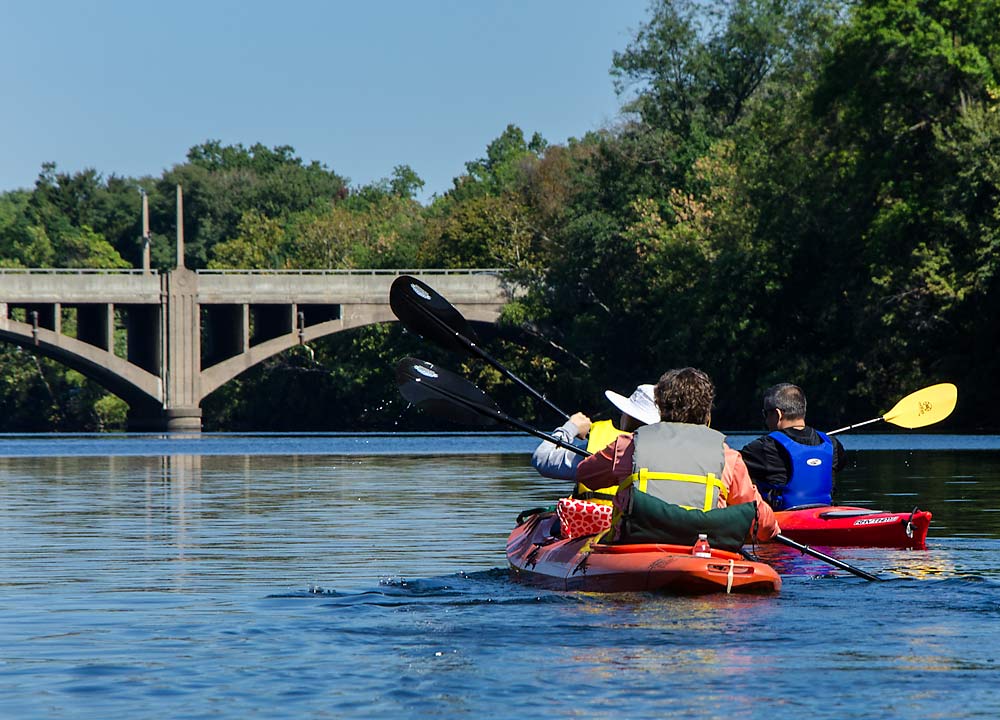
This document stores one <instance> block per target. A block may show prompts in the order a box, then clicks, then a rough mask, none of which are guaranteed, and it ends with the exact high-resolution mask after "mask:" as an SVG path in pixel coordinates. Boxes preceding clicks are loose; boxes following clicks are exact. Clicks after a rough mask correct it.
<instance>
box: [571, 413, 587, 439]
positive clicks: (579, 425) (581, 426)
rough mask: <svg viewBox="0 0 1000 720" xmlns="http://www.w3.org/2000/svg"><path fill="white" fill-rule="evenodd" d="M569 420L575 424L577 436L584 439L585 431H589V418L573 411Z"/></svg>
mask: <svg viewBox="0 0 1000 720" xmlns="http://www.w3.org/2000/svg"><path fill="white" fill-rule="evenodd" d="M569 421H570V422H571V423H573V424H574V425H576V434H577V437H579V438H581V439H583V440H585V439H586V438H587V433H589V432H590V418H589V417H587V416H586V415H584V414H583V413H582V412H578V413H573V415H572V416H570V419H569Z"/></svg>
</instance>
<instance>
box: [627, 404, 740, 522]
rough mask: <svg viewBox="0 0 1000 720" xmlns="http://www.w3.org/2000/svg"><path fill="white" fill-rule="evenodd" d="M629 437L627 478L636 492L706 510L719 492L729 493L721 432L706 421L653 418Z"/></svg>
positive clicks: (722, 494)
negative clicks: (655, 420) (630, 451)
mask: <svg viewBox="0 0 1000 720" xmlns="http://www.w3.org/2000/svg"><path fill="white" fill-rule="evenodd" d="M634 438H635V440H634V443H635V448H634V455H633V459H632V475H630V476H629V478H628V481H627V482H631V484H632V486H633V487H634V488H635V489H636V490H638V491H639V492H644V493H647V494H649V495H652V496H653V497H656V498H659V499H660V500H663V501H664V502H668V503H673V504H674V505H680V506H682V507H686V508H697V509H698V510H704V511H706V512H707V511H709V510H711V509H713V508H715V507H717V503H718V500H719V496H720V495H721V496H722V497H723V498H726V497H728V494H729V490H728V488H727V487H726V486H725V483H723V481H722V470H723V468H725V466H726V455H725V449H724V447H723V443H724V442H725V439H726V436H725V435H723V434H722V433H720V432H717V431H715V430H712V429H711V428H710V427H708V426H707V425H691V424H689V423H673V422H658V423H655V424H653V425H646V426H644V427H641V428H639V429H638V430H636V431H635V434H634ZM622 484H623V485H624V484H626V483H622Z"/></svg>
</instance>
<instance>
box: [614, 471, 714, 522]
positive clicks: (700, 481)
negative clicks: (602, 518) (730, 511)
mask: <svg viewBox="0 0 1000 720" xmlns="http://www.w3.org/2000/svg"><path fill="white" fill-rule="evenodd" d="M650 481H653V482H658V481H668V482H680V483H693V484H695V485H704V486H705V493H704V500H703V502H702V506H701V507H700V508H698V509H700V510H704V511H705V512H708V511H709V510H711V509H712V508H713V507H715V493H714V490H715V489H718V491H719V495H720V496H721V497H722V498H724V499H727V500H728V499H729V490H728V488H727V487H726V484H725V483H724V482H722V480H721V479H719V478H717V477H716V476H715V475H714V474H713V473H708V474H707V475H686V474H684V473H664V472H650V471H649V468H639V472H635V473H632V474H631V475H630V476H629V477H628V480H627V481H626V482H629V483H632V484H635V486H636V489H637V490H639V492H644V493H648V492H649V482H650ZM625 484H626V483H622V485H623V486H624V485H625ZM681 507H685V508H688V509H689V510H691V509H694V507H695V506H693V505H681Z"/></svg>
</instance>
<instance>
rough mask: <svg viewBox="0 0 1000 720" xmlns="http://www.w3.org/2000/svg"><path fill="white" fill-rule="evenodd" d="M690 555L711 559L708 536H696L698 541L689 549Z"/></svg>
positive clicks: (703, 534) (702, 534)
mask: <svg viewBox="0 0 1000 720" xmlns="http://www.w3.org/2000/svg"><path fill="white" fill-rule="evenodd" d="M691 554H692V555H694V556H695V557H702V558H710V557H712V548H711V547H710V546H709V544H708V535H706V534H705V533H701V534H700V535H698V541H697V542H696V543H695V544H694V547H692V548H691Z"/></svg>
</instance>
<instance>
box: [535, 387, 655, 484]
mask: <svg viewBox="0 0 1000 720" xmlns="http://www.w3.org/2000/svg"><path fill="white" fill-rule="evenodd" d="M604 395H605V397H607V398H608V400H610V401H611V404H612V405H614V406H615V407H616V408H617V409H618V410H620V411H621V418H620V419H619V421H618V423H617V424H613V423H612V422H611V421H610V420H598V421H597V422H591V420H590V418H589V417H587V416H586V415H585V414H584V413H582V412H577V413H574V414H573V415H572V416H571V417H570V419H569V420H567V421H566V422H565V423H564V424H563V425H562V426H561V427H557V428H556V429H555V430H553V431H552V435H554V436H555V437H557V438H559V439H560V440H562V441H563V442H568V443H572V444H573V445H575V446H576V447H579V448H583V449H586V450H589V451H590V452H592V453H594V452H597V451H599V450H602V449H603V448H604V447H605V446H606V445H607V444H608V443H609V442H611V441H612V440H613V439H614V438H615V436H617V435H618V434H620V433H630V432H633V431H634V430H636V429H637V428H640V427H642V426H643V425H649V424H650V423H654V422H658V421H659V419H660V414H659V411H658V410H657V409H656V403H655V401H654V400H653V386H652V385H649V384H647V385H639V386H638V387H637V388H636V389H635V391H633V393H632V394H631V395H630V396H629V397H625V396H624V395H619V394H618V393H616V392H614V391H613V390H607V391H605V393H604ZM582 459H583V456H582V455H579V454H577V453H575V452H573V451H572V450H567V449H566V448H563V447H559V446H558V445H554V444H553V443H550V442H549V441H548V440H542V442H541V443H540V444H539V445H538V447H537V448H535V452H534V453H533V454H532V456H531V466H532V467H533V468H535V470H537V471H538V473H539V474H540V475H541V476H542V477H547V478H552V479H554V480H573V479H575V478H576V466H577V465H579V464H580V461H581V460H582Z"/></svg>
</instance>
